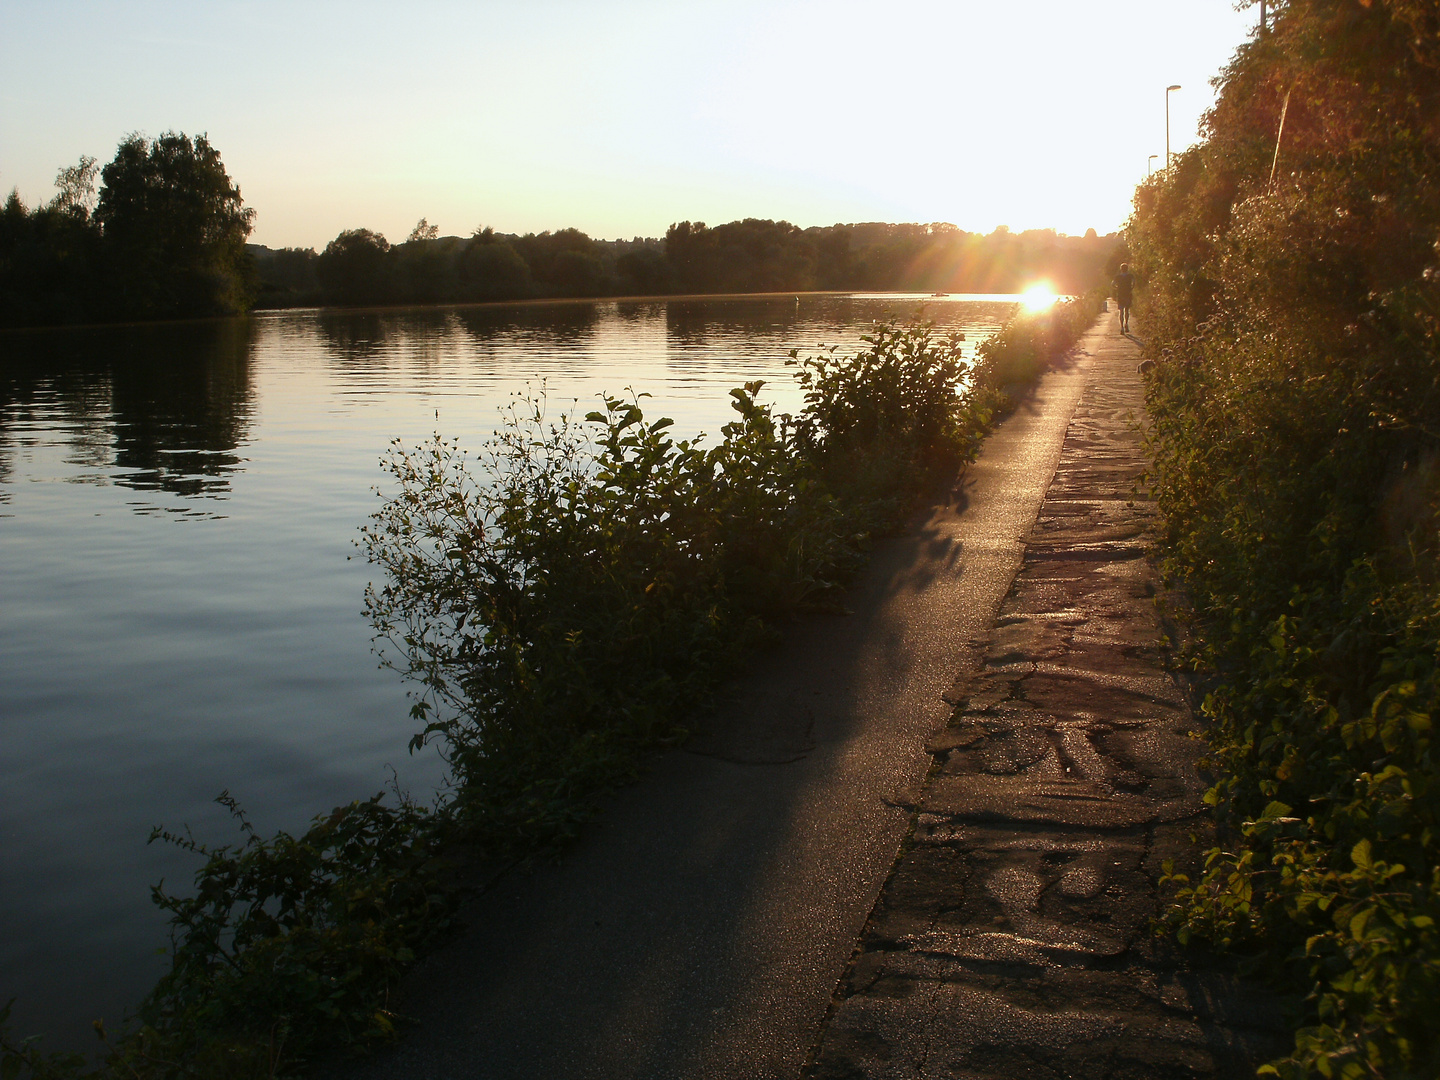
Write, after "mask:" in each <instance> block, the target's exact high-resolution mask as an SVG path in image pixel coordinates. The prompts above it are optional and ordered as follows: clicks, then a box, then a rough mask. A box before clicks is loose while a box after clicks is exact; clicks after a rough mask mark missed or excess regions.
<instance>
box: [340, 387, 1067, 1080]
mask: <svg viewBox="0 0 1440 1080" xmlns="http://www.w3.org/2000/svg"><path fill="white" fill-rule="evenodd" d="M1084 378H1085V376H1084V375H1083V373H1082V370H1081V369H1080V368H1078V367H1073V366H1072V367H1067V368H1063V369H1060V370H1056V371H1054V372H1052V373H1050V374H1049V375H1047V376H1046V378H1045V379H1044V380H1043V381H1042V383H1041V385H1040V386H1039V388H1038V390H1037V392H1036V394H1035V395H1034V396H1033V398H1031V399H1030V400H1029V401H1028V402H1027V403H1026V404H1025V405H1024V406H1023V407H1022V408H1021V409H1020V410H1019V411H1018V412H1017V413H1016V414H1015V415H1013V416H1012V417H1011V418H1010V419H1009V420H1007V421H1006V422H1005V424H1004V425H1003V426H1001V427H1000V429H999V430H997V431H996V432H995V433H994V434H993V435H992V436H991V437H990V439H988V440H987V442H986V445H985V447H984V451H983V453H982V456H981V457H980V459H979V460H978V461H977V462H976V463H975V464H974V465H972V466H971V467H970V468H969V469H968V470H966V473H965V475H964V477H963V483H962V484H961V485H960V487H959V488H958V489H957V490H956V492H955V493H954V498H953V499H952V500H951V504H950V505H948V506H945V507H941V508H939V509H937V510H936V511H935V513H934V514H933V515H931V516H930V517H929V518H928V520H926V521H925V522H923V523H922V526H921V527H920V528H919V529H918V530H917V531H916V532H915V533H914V534H913V535H911V536H908V537H906V538H903V539H901V540H897V541H895V542H891V543H887V544H885V545H882V546H881V548H880V549H879V551H878V552H877V554H876V558H875V560H874V563H873V565H872V566H871V568H870V570H869V571H868V572H867V574H866V575H865V577H864V579H863V580H862V581H861V582H860V583H859V584H858V587H857V588H856V590H855V591H854V592H853V593H852V594H851V595H850V596H849V597H848V598H847V602H848V603H849V604H850V606H851V607H852V608H853V609H854V613H853V614H851V615H849V616H847V617H844V618H834V617H828V618H823V619H817V620H815V621H814V622H813V623H809V624H807V625H804V626H801V627H798V628H795V632H793V633H791V634H789V635H788V638H787V641H786V643H785V644H784V645H783V647H781V648H779V649H777V650H776V651H775V652H774V653H773V654H772V655H768V656H762V657H758V658H756V659H755V661H754V662H753V665H752V668H751V670H750V671H748V672H746V673H745V674H744V677H743V678H742V679H741V680H740V682H739V684H738V686H737V687H736V689H735V691H734V693H733V695H732V696H731V700H729V701H728V703H725V704H724V705H722V707H721V708H720V709H719V710H718V712H717V713H716V714H715V715H714V716H713V717H712V718H711V719H710V721H709V722H708V723H707V727H706V731H705V732H704V734H702V735H701V736H700V737H699V738H697V739H696V740H695V741H694V742H693V743H692V744H691V745H690V746H689V747H687V749H686V750H684V751H677V752H675V753H671V754H667V755H665V756H664V757H662V758H661V759H660V760H659V761H658V762H657V763H656V765H655V767H654V768H653V769H652V770H651V772H650V774H649V775H648V776H647V777H646V778H645V780H644V781H643V782H641V783H640V784H638V785H636V786H635V787H633V788H631V789H629V790H627V791H625V792H622V793H621V794H620V795H619V796H618V797H617V798H616V799H615V801H614V803H613V804H612V805H611V806H610V807H609V808H608V809H607V811H606V813H605V814H604V816H603V818H602V819H601V820H600V821H598V822H596V823H595V824H594V826H593V827H591V828H589V829H587V830H586V833H585V835H584V837H583V838H582V839H581V841H580V842H579V843H578V844H577V845H576V846H575V847H574V848H572V849H571V850H569V851H567V852H566V854H565V857H564V858H563V859H562V860H561V861H560V862H559V863H558V864H556V865H546V866H541V867H539V868H538V869H536V870H535V871H534V872H533V873H516V874H511V875H509V876H507V877H506V878H504V879H503V880H501V881H500V882H499V883H498V884H497V885H496V886H495V887H494V888H492V889H491V890H489V891H488V892H487V893H486V894H485V895H483V896H481V897H480V898H479V899H478V900H476V901H475V902H474V903H473V904H471V905H469V907H468V908H467V910H466V911H465V912H464V916H465V919H466V924H467V925H466V929H465V930H464V932H463V933H462V934H460V935H459V936H458V938H457V939H456V940H455V941H454V942H453V943H452V944H451V945H449V946H448V947H447V948H446V949H445V950H444V951H443V952H442V953H441V954H439V955H436V956H433V957H431V958H430V959H429V960H427V961H426V962H425V963H424V964H423V965H421V966H420V967H419V968H418V970H417V971H416V972H415V973H414V976H413V977H412V978H411V979H410V980H409V981H408V982H407V984H406V986H405V987H404V992H403V994H402V996H401V998H400V1000H399V1001H398V1002H397V1006H398V1008H399V1009H400V1010H401V1011H402V1012H404V1013H406V1014H408V1015H410V1016H414V1017H418V1018H420V1023H419V1025H418V1027H417V1028H416V1029H414V1030H413V1031H411V1032H410V1033H409V1034H408V1035H407V1037H406V1039H405V1040H404V1041H403V1042H402V1043H401V1044H400V1045H399V1046H398V1047H397V1048H395V1049H394V1050H393V1051H391V1052H389V1053H387V1054H386V1055H384V1056H383V1057H380V1058H378V1059H376V1060H375V1061H373V1062H370V1063H368V1064H366V1065H364V1066H361V1067H359V1068H351V1069H348V1070H346V1072H345V1075H346V1076H361V1077H396V1078H399V1077H404V1078H406V1080H424V1078H433V1080H439V1078H444V1077H456V1078H459V1077H465V1078H467V1080H470V1078H473V1080H508V1078H516V1080H535V1078H539V1077H543V1078H545V1080H568V1078H580V1077H601V1078H606V1080H621V1078H630V1077H634V1078H641V1077H644V1078H657V1080H658V1078H686V1080H696V1078H710V1077H715V1078H721V1077H723V1078H734V1080H760V1078H769V1077H776V1078H781V1077H783V1078H786V1080H794V1078H795V1077H797V1076H798V1075H799V1073H800V1071H801V1069H802V1068H803V1066H804V1064H805V1061H806V1058H807V1055H808V1054H809V1053H810V1052H811V1050H812V1048H813V1047H814V1044H815V1040H816V1038H817V1035H818V1033H819V1031H820V1026H821V1024H822V1022H823V1021H824V1019H825V1016H826V1013H827V1010H828V1009H829V1007H830V1002H831V997H832V995H833V993H834V990H835V987H836V985H837V984H838V982H839V980H840V978H841V976H842V975H843V974H844V972H845V969H846V964H847V963H848V962H849V960H850V958H851V956H852V955H853V953H854V950H855V943H856V941H857V940H859V937H860V934H861V931H862V930H863V929H864V927H865V921H866V918H867V917H868V916H869V914H870V912H871V910H872V908H873V907H874V905H875V901H876V898H877V897H878V895H879V893H880V888H881V886H882V885H883V884H884V882H885V879H886V876H887V875H888V874H889V872H890V869H891V867H892V866H893V864H894V861H895V856H896V853H897V851H898V850H899V849H900V845H901V843H902V841H903V840H904V838H905V835H906V832H907V830H908V829H909V826H910V818H911V809H910V808H911V805H912V804H913V802H914V799H915V796H916V792H918V790H919V787H920V784H921V782H922V781H923V780H924V778H925V775H926V772H927V770H928V769H929V768H930V764H931V756H930V754H929V753H928V752H927V751H926V748H925V747H926V740H927V739H928V738H930V737H931V736H932V735H934V734H935V733H936V732H938V731H941V730H942V729H944V727H945V725H946V724H947V723H948V722H949V719H950V714H951V711H952V706H951V705H950V704H949V703H947V701H946V700H945V695H946V693H947V692H948V691H949V690H950V688H951V687H952V686H953V685H954V684H955V683H956V681H957V680H963V679H964V678H965V677H967V676H968V674H969V672H970V671H972V670H973V668H974V667H975V665H976V663H977V662H978V659H979V646H980V644H982V643H983V642H984V641H985V639H986V636H987V635H988V633H989V631H990V627H991V624H992V621H993V619H994V616H995V612H996V609H997V608H998V606H999V604H1000V602H1001V600H1002V599H1003V598H1004V596H1005V594H1006V592H1007V591H1008V590H1009V588H1010V583H1011V581H1012V580H1013V579H1014V576H1015V573H1016V571H1017V570H1018V569H1019V568H1020V564H1021V559H1022V556H1023V552H1024V541H1025V538H1026V536H1027V535H1028V534H1029V532H1030V529H1031V526H1032V524H1033V523H1034V521H1035V514H1036V511H1037V510H1038V509H1039V506H1040V502H1041V499H1042V498H1043V497H1044V493H1045V489H1046V487H1047V485H1048V484H1049V482H1050V477H1051V475H1052V473H1053V472H1054V469H1055V464H1056V462H1057V461H1058V460H1059V455H1060V446H1061V442H1062V441H1063V439H1064V435H1065V431H1066V427H1067V425H1068V424H1069V421H1070V416H1071V413H1072V412H1073V410H1074V407H1075V402H1076V400H1077V399H1078V397H1079V394H1080V390H1081V387H1082V385H1083V381H1084Z"/></svg>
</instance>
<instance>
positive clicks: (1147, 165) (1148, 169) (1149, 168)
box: [1145, 154, 1160, 176]
mask: <svg viewBox="0 0 1440 1080" xmlns="http://www.w3.org/2000/svg"><path fill="white" fill-rule="evenodd" d="M1159 156H1160V155H1159V154H1151V155H1150V156H1149V157H1148V158H1146V159H1145V175H1146V176H1149V175H1150V174H1151V173H1153V172H1154V171H1155V166H1154V165H1152V164H1150V163H1151V162H1152V161H1154V160H1155V159H1156V158H1157V157H1159Z"/></svg>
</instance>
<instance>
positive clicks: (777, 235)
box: [250, 218, 1118, 307]
mask: <svg viewBox="0 0 1440 1080" xmlns="http://www.w3.org/2000/svg"><path fill="white" fill-rule="evenodd" d="M1116 249H1117V241H1116V238H1115V237H1114V236H1113V235H1110V236H1103V237H1102V236H1097V235H1096V234H1095V231H1094V230H1093V229H1091V230H1090V231H1089V232H1087V233H1086V234H1085V235H1084V236H1064V235H1061V234H1058V233H1056V232H1054V231H1053V230H1050V229H1037V230H1032V231H1029V232H1023V233H1012V232H1010V231H1009V230H1008V229H1005V228H1000V229H997V230H995V231H994V232H992V233H989V234H982V233H969V232H964V231H962V230H960V229H957V228H956V227H955V226H954V225H949V224H943V223H941V224H933V225H889V224H885V223H882V222H874V223H866V224H859V225H830V226H825V227H817V228H809V229H801V228H799V227H798V226H795V225H791V224H790V223H789V222H786V221H769V220H763V219H758V218H746V219H745V220H744V221H732V222H730V223H728V224H725V225H718V226H715V227H714V228H711V227H709V226H707V225H706V224H705V223H704V222H690V221H682V222H680V223H679V224H676V225H672V226H670V228H669V230H668V231H667V232H666V234H665V238H664V239H663V240H661V239H658V238H642V237H638V236H637V237H635V238H634V239H633V240H613V241H609V240H595V239H592V238H591V237H589V236H587V235H585V234H584V233H583V232H581V231H580V230H578V229H561V230H560V231H558V232H542V233H527V234H525V235H523V236H519V235H514V234H503V233H497V232H495V231H494V230H493V229H490V228H481V229H477V230H476V231H475V233H474V234H473V235H471V236H469V237H460V236H446V237H441V236H439V235H438V230H437V229H436V228H435V227H434V226H433V225H430V224H429V223H428V222H427V221H426V220H425V219H423V218H422V219H421V220H420V222H419V224H417V225H416V227H415V229H414V230H413V231H412V232H411V234H410V236H409V237H408V238H407V239H406V241H405V242H404V243H402V244H393V245H392V244H391V243H389V241H387V240H386V239H385V237H384V236H382V235H380V234H379V233H376V232H372V231H371V230H369V229H347V230H346V231H344V232H342V233H341V234H340V235H339V236H337V237H336V238H335V239H334V240H332V241H330V243H329V244H327V245H326V246H325V249H324V250H323V251H321V252H319V253H317V252H315V251H313V250H310V249H300V248H284V249H280V250H272V249H270V248H265V247H261V246H258V245H251V246H250V251H251V253H252V255H253V257H254V260H255V267H256V271H257V273H258V277H259V282H260V294H259V301H258V302H259V305H260V306H261V307H295V306H305V305H320V304H338V305H375V304H412V303H417V304H418V303H474V302H479V301H487V300H524V299H531V298H539V297H580V296H645V295H673V294H678V293H712V294H713V293H751V292H805V291H809V290H814V289H841V290H902V291H913V292H937V291H944V292H1013V291H1016V290H1018V289H1021V288H1023V287H1024V286H1025V285H1026V284H1028V283H1030V282H1032V281H1034V280H1036V279H1039V278H1043V279H1045V280H1047V281H1049V282H1051V283H1052V284H1053V285H1054V286H1055V287H1056V288H1057V289H1059V290H1061V291H1063V292H1071V293H1081V292H1084V291H1085V290H1086V289H1088V288H1090V287H1092V286H1094V285H1096V284H1099V283H1101V282H1103V281H1105V280H1108V275H1109V274H1111V273H1113V271H1114V266H1113V265H1112V264H1113V263H1114V262H1116V261H1118V260H1117V259H1116V258H1114V253H1115V251H1116Z"/></svg>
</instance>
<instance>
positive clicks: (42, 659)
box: [0, 297, 1012, 1048]
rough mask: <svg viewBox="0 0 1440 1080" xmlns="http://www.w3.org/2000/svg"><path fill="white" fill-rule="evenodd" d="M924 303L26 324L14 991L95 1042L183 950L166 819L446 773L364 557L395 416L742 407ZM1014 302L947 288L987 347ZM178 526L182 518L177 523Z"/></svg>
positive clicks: (315, 803) (947, 306)
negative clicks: (400, 666)
mask: <svg viewBox="0 0 1440 1080" xmlns="http://www.w3.org/2000/svg"><path fill="white" fill-rule="evenodd" d="M918 299H920V298H904V299H900V300H897V299H896V298H893V297H877V298H869V299H858V298H854V299H852V298H844V297H802V298H800V299H799V300H798V301H797V300H795V299H793V298H781V299H762V300H730V301H668V302H667V301H642V302H615V301H612V302H605V303H565V304H550V305H543V304H535V305H514V306H496V307H473V308H426V309H400V310H385V311H360V312H325V311H320V312H316V311H304V312H276V313H266V314H262V315H258V316H256V317H254V318H252V319H248V320H231V321H219V322H205V323H193V324H180V325H170V326H163V327H108V328H92V329H87V330H65V331H46V332H41V333H33V332H25V333H8V334H0V792H3V798H0V845H3V850H4V853H5V865H6V873H5V874H3V875H0V1001H4V1000H6V999H8V998H9V997H10V996H11V995H12V994H13V995H15V996H17V997H18V998H19V1002H18V1004H17V1009H16V1025H17V1027H18V1028H19V1030H20V1031H21V1032H22V1033H24V1034H28V1033H30V1032H32V1031H39V1030H44V1031H47V1032H49V1033H50V1034H51V1035H54V1036H58V1040H57V1039H52V1041H51V1045H56V1043H57V1042H58V1043H59V1044H61V1045H67V1044H68V1045H74V1046H79V1047H82V1048H84V1047H88V1045H89V1042H93V1035H89V1034H88V1032H89V1030H90V1029H89V1027H88V1024H89V1021H90V1020H91V1019H93V1018H95V1017H96V1016H103V1017H105V1018H106V1019H107V1020H110V1021H112V1022H114V1021H115V1020H117V1019H119V1017H120V1015H121V1014H122V1012H123V1010H124V1008H125V1007H126V1006H128V1005H132V1004H134V1003H135V1002H136V1001H138V1000H139V998H140V997H141V995H142V994H143V993H144V991H145V990H146V989H148V987H149V985H150V984H151V983H152V982H153V980H154V978H155V977H156V976H157V975H158V973H159V970H160V965H161V963H162V961H161V959H160V958H159V957H157V956H156V953H155V949H156V947H157V946H158V945H160V944H162V943H163V941H164V927H163V924H162V921H161V920H160V919H159V918H158V916H157V914H156V913H155V911H154V910H153V909H152V908H151V906H150V904H149V901H148V886H149V885H151V884H152V883H154V882H155V881H157V880H158V879H160V878H161V877H165V878H167V879H168V880H169V882H170V883H171V885H172V886H176V887H182V888H183V884H184V882H185V881H187V880H188V878H189V875H190V873H191V872H192V871H193V869H194V865H193V861H192V860H191V859H190V858H189V857H186V856H183V855H182V854H180V853H177V852H175V851H172V850H169V849H164V848H159V847H147V846H146V844H145V838H146V836H147V835H148V834H149V830H150V828H151V826H152V825H155V824H159V823H164V824H166V825H168V826H170V827H172V828H179V827H183V826H184V825H186V824H189V825H191V826H193V827H194V829H195V831H196V834H197V836H199V837H201V838H202V839H205V840H208V841H218V842H226V841H230V840H233V839H234V834H233V828H232V826H231V824H230V823H229V822H228V821H227V819H226V817H225V815H224V813H223V812H222V811H220V810H219V808H217V807H215V806H214V805H213V803H212V802H211V800H212V799H213V797H214V796H215V795H216V794H218V793H219V792H220V791H221V790H223V789H227V788H228V789H229V790H230V791H231V792H233V793H234V794H235V795H236V797H237V798H238V799H239V800H240V801H241V803H242V804H243V805H244V806H246V808H247V809H248V810H249V811H250V812H251V814H252V816H253V818H254V820H255V821H256V824H257V827H259V828H261V829H262V830H271V829H275V828H281V827H285V828H295V827H298V826H300V825H303V824H304V822H305V821H307V820H308V819H309V817H310V816H312V815H313V814H315V813H318V812H321V811H324V810H327V809H329V808H330V807H332V806H334V805H336V804H337V803H340V802H344V801H348V800H350V799H354V798H358V797H363V796H366V795H369V794H371V793H373V792H374V791H376V790H379V789H380V788H381V787H382V786H384V783H385V780H386V775H387V774H386V771H385V769H386V766H387V765H393V766H394V767H395V768H396V769H397V771H398V776H399V782H400V784H401V785H402V786H403V787H405V788H408V789H410V790H412V791H413V792H414V793H415V794H417V795H420V796H424V794H425V793H426V792H427V791H433V790H434V789H435V787H436V785H437V784H439V783H440V782H441V781H442V766H441V763H440V762H439V760H438V758H437V757H436V756H435V755H433V754H422V755H419V756H417V757H414V758H411V757H408V756H407V755H406V753H405V746H406V743H407V740H408V738H409V736H410V734H411V723H410V721H409V719H408V715H407V712H408V710H407V703H406V700H405V696H404V689H403V687H401V686H400V684H399V682H398V680H397V679H396V677H395V676H393V675H392V674H391V673H388V672H385V671H381V670H378V669H377V668H376V665H375V658H374V656H373V655H372V653H371V650H370V641H369V628H368V626H367V624H366V623H365V621H364V619H363V618H362V616H361V614H360V606H361V595H362V592H363V589H364V587H365V584H366V582H367V581H368V580H369V568H368V567H367V566H366V565H365V564H364V563H363V562H357V561H353V560H349V559H348V556H350V555H351V554H352V553H353V550H354V549H353V546H352V540H353V538H354V537H355V536H356V530H357V528H358V526H359V525H360V524H361V523H362V522H363V521H364V520H365V519H366V516H367V515H368V513H369V512H370V511H371V510H372V509H373V507H374V503H375V486H376V485H377V484H380V483H381V482H382V479H383V473H382V472H381V470H380V469H379V467H378V459H379V457H380V455H381V454H382V453H383V452H384V450H385V448H386V446H387V445H388V444H389V442H390V440H391V439H392V438H396V437H399V438H402V439H404V440H405V441H407V442H409V443H411V444H414V443H416V442H418V441H420V440H421V439H424V438H426V437H427V436H428V435H430V434H431V433H432V432H433V431H435V430H436V429H437V428H438V429H439V430H440V431H441V432H442V433H443V434H445V435H447V436H452V435H453V436H458V437H459V438H461V439H462V440H463V441H466V442H468V443H470V444H472V445H473V444H475V443H476V442H478V441H479V440H480V439H482V438H484V437H485V435H486V434H487V433H489V432H490V431H491V430H493V429H494V427H495V426H496V410H497V407H498V406H501V405H503V404H505V403H506V402H507V400H508V398H509V395H510V394H512V393H513V392H514V391H516V390H517V389H519V388H522V387H524V386H525V385H526V384H527V382H528V383H530V384H531V385H532V386H533V385H538V384H540V383H542V382H543V384H544V385H545V387H546V389H547V392H548V394H549V396H550V400H551V401H560V402H568V401H570V400H572V399H573V400H575V401H577V402H579V403H580V404H579V408H580V409H581V410H582V411H584V410H586V409H588V408H589V404H590V402H591V401H592V400H593V398H594V395H596V394H598V393H600V392H601V391H609V392H611V393H617V392H620V391H621V390H623V389H624V388H625V387H627V386H633V387H634V388H635V389H636V390H637V391H644V392H648V393H650V394H652V395H653V399H652V400H651V401H650V402H647V404H646V409H647V411H649V410H651V409H653V410H655V412H656V414H659V413H663V414H664V415H668V416H671V417H673V418H674V419H675V421H676V428H677V432H678V433H679V434H680V435H682V436H685V435H693V434H695V433H697V432H700V431H709V432H716V431H718V430H719V428H720V426H721V425H722V424H724V423H726V422H728V420H729V419H730V418H731V417H730V410H729V407H728V397H727V391H728V390H729V388H730V387H732V386H736V385H739V384H740V383H743V382H745V381H747V380H752V379H764V380H766V381H767V386H766V393H767V395H768V398H769V400H771V401H773V402H775V403H776V404H777V405H778V406H779V407H781V408H784V409H789V410H794V409H796V408H798V406H799V404H800V396H799V394H798V392H797V390H796V389H795V387H794V385H793V381H792V380H791V379H790V377H789V368H788V367H787V365H786V354H787V352H788V350H789V349H791V348H794V347H798V348H800V349H802V350H805V349H813V348H816V347H818V346H820V345H821V344H839V345H842V346H846V345H853V344H855V343H857V342H858V340H859V337H860V335H861V334H862V333H864V332H865V331H866V330H867V329H868V326H869V322H870V320H871V319H874V318H879V317H883V316H884V315H886V314H887V312H888V311H890V310H894V309H898V310H899V311H900V312H901V313H902V314H903V313H908V312H909V311H911V310H913V308H914V306H915V303H916V301H917V300H918ZM1011 308H1012V302H1011V301H993V302H986V303H971V302H964V301H960V300H946V301H943V302H939V301H937V302H934V303H932V304H931V305H930V306H929V309H928V313H929V315H930V316H931V317H932V318H933V319H934V320H935V321H936V322H937V323H938V324H940V325H941V326H942V327H945V328H953V329H964V330H966V331H967V332H968V333H969V337H970V340H969V342H968V346H967V347H969V348H972V349H973V346H974V345H975V344H977V343H978V342H979V341H980V340H981V339H982V338H983V337H984V336H985V334H986V333H987V332H988V331H989V330H991V329H993V328H994V326H995V325H997V324H998V322H999V321H1000V320H1001V319H1002V318H1003V317H1004V316H1005V315H1006V314H1007V313H1008V312H1009V311H1010V310H1011ZM177 521H183V522H186V523H187V525H186V527H185V528H176V527H174V523H175V522H177Z"/></svg>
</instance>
